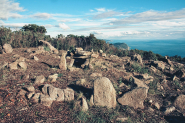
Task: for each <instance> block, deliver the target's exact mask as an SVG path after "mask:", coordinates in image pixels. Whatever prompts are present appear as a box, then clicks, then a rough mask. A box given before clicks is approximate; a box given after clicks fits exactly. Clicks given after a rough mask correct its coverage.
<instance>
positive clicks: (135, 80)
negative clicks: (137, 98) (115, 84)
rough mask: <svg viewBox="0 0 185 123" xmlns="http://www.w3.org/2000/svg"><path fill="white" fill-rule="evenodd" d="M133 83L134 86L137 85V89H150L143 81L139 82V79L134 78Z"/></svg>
mask: <svg viewBox="0 0 185 123" xmlns="http://www.w3.org/2000/svg"><path fill="white" fill-rule="evenodd" d="M132 82H133V83H134V84H136V85H137V87H145V88H147V89H149V87H148V86H147V85H146V84H145V83H144V82H143V81H141V80H139V79H137V78H135V77H132Z"/></svg>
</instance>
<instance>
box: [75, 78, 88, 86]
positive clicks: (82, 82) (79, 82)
mask: <svg viewBox="0 0 185 123" xmlns="http://www.w3.org/2000/svg"><path fill="white" fill-rule="evenodd" d="M85 82H86V80H85V79H80V80H78V81H76V85H84V83H85Z"/></svg>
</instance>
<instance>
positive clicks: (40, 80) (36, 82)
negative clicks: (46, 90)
mask: <svg viewBox="0 0 185 123" xmlns="http://www.w3.org/2000/svg"><path fill="white" fill-rule="evenodd" d="M44 81H45V77H44V76H43V75H40V76H37V77H36V79H35V82H34V83H35V84H42V83H44Z"/></svg>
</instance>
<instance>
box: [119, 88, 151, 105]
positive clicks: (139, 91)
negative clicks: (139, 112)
mask: <svg viewBox="0 0 185 123" xmlns="http://www.w3.org/2000/svg"><path fill="white" fill-rule="evenodd" d="M147 93H148V89H147V88H144V87H139V88H135V89H133V90H132V91H129V92H127V93H125V94H124V95H123V96H122V97H121V98H118V102H119V103H120V104H122V105H128V106H131V107H134V108H135V109H137V108H141V109H144V105H143V102H144V100H145V99H146V98H147Z"/></svg>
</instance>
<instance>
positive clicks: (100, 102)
mask: <svg viewBox="0 0 185 123" xmlns="http://www.w3.org/2000/svg"><path fill="white" fill-rule="evenodd" d="M40 42H43V44H42V45H43V46H42V45H41V46H39V47H35V48H34V47H33V48H13V49H12V48H11V46H10V45H7V44H5V45H3V47H2V49H3V50H2V52H3V54H0V59H1V61H0V66H1V67H0V68H1V80H0V84H1V88H0V101H1V110H0V111H1V112H0V113H1V122H37V123H39V122H121V121H122V122H164V123H168V122H174V121H175V122H184V120H185V118H184V116H185V112H184V109H185V108H184V107H185V105H184V102H185V100H184V96H185V95H184V94H185V78H184V77H185V66H184V64H181V63H178V62H174V61H170V60H169V59H168V57H165V58H164V59H162V60H161V61H155V60H151V59H150V60H145V59H143V58H142V57H141V56H140V55H139V54H133V55H129V56H125V57H118V56H116V55H110V54H106V53H104V52H103V51H102V50H99V51H98V52H94V51H93V50H92V51H84V50H83V48H76V49H75V50H72V51H68V52H67V51H65V50H57V49H56V48H54V47H53V46H52V45H50V43H47V42H44V41H40ZM44 44H47V45H46V46H45V45H44ZM99 81H100V82H99ZM95 83H96V84H97V83H99V84H101V86H100V85H99V84H98V85H96V84H95ZM103 83H104V84H103ZM106 83H107V84H106ZM108 83H109V84H108ZM108 88H109V89H108ZM107 90H108V91H107ZM114 90H115V91H114ZM106 91H107V92H106ZM97 92H98V93H97ZM99 93H100V94H99ZM101 94H103V95H104V96H103V95H102V96H101ZM62 95H63V96H64V97H63V96H62ZM93 98H94V99H93ZM108 100H109V101H108Z"/></svg>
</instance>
